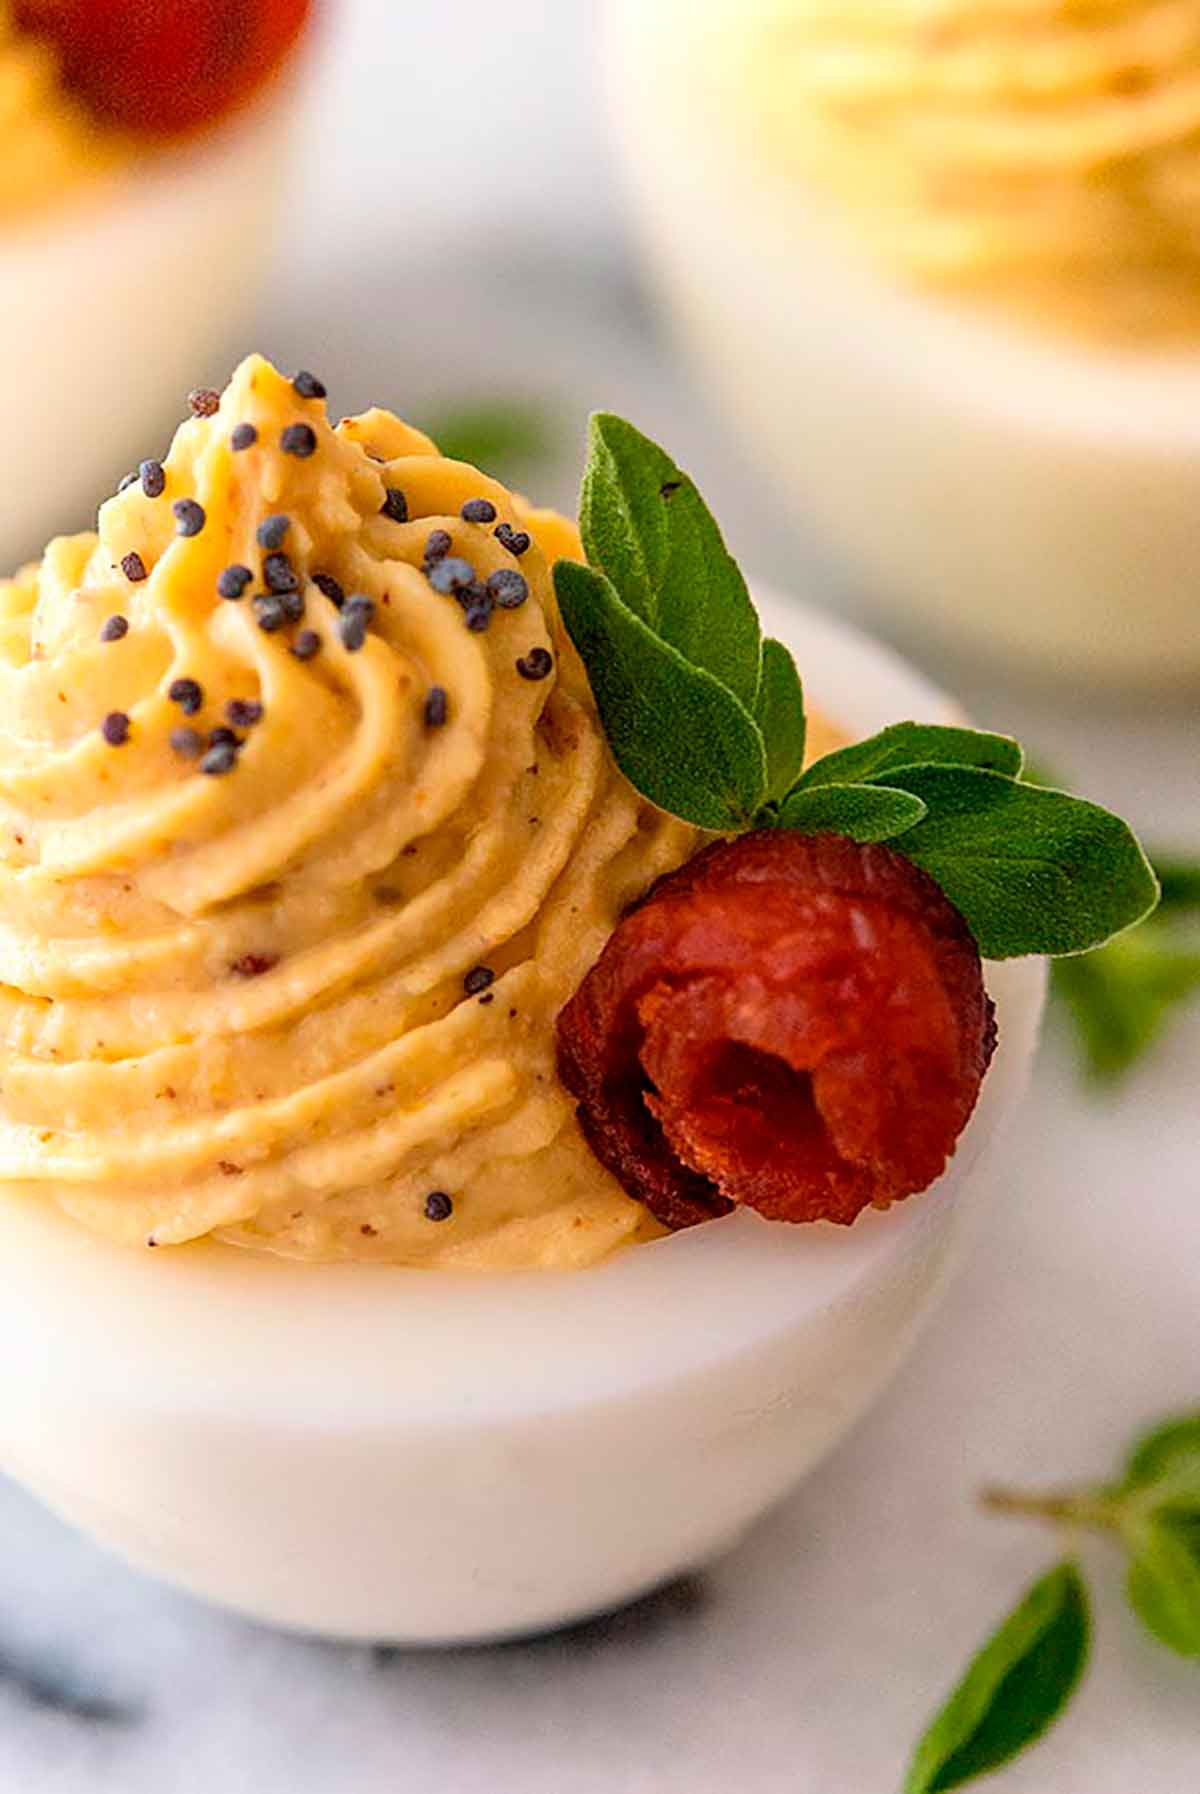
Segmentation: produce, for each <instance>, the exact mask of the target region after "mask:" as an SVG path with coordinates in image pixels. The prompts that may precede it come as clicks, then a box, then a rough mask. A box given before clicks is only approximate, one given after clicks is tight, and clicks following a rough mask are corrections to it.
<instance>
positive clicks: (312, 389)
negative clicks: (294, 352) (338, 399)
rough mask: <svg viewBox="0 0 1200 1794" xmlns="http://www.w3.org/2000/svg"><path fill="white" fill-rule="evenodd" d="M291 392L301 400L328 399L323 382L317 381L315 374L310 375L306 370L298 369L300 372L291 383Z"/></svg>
mask: <svg viewBox="0 0 1200 1794" xmlns="http://www.w3.org/2000/svg"><path fill="white" fill-rule="evenodd" d="M292 390H293V392H296V393H298V394H299V396H300V397H301V398H302V399H324V398H327V397H328V393H327V390H326V387H325V382H324V381H323V380H318V379H317V376H316V375H315V374H310V373H309V371H308V369H307V368H301V369H300V372H299V373H298V374H297V375H296V377H295V379H294V380H293V381H292Z"/></svg>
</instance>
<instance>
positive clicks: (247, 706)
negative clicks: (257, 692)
mask: <svg viewBox="0 0 1200 1794" xmlns="http://www.w3.org/2000/svg"><path fill="white" fill-rule="evenodd" d="M262 714H263V707H262V705H261V704H260V703H259V701H258V699H257V698H230V700H229V702H228V704H226V706H225V715H226V717H227V718H228V720H229V721H230V722H231V723H232V724H233V726H234V728H235V729H252V728H253V727H254V725H255V723H261V721H262Z"/></svg>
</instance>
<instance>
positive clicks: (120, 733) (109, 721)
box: [100, 710, 129, 747]
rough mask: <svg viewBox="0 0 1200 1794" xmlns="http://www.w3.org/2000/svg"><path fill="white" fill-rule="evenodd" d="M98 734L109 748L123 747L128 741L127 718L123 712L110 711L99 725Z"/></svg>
mask: <svg viewBox="0 0 1200 1794" xmlns="http://www.w3.org/2000/svg"><path fill="white" fill-rule="evenodd" d="M100 733H101V735H103V737H104V739H105V741H107V743H108V745H109V747H124V745H125V743H126V742H127V741H128V740H129V718H128V717H127V716H126V714H125V712H124V711H123V710H110V711H109V713H108V715H107V716H106V717H105V719H104V721H103V722H102V723H101V724H100Z"/></svg>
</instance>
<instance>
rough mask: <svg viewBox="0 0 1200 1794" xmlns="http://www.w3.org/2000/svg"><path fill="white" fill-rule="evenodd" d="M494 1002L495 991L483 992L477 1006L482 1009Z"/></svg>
mask: <svg viewBox="0 0 1200 1794" xmlns="http://www.w3.org/2000/svg"><path fill="white" fill-rule="evenodd" d="M495 1001H496V993H495V991H494V990H485V991H484V993H483V995H482V996H481V997H480V999H479V1006H480V1008H481V1009H482V1008H483V1007H484V1006H485V1005H486V1004H488V1003H494V1002H495Z"/></svg>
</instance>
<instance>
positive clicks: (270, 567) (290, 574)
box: [263, 554, 300, 592]
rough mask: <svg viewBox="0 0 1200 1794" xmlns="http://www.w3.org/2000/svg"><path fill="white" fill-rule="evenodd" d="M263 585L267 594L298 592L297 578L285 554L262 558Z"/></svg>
mask: <svg viewBox="0 0 1200 1794" xmlns="http://www.w3.org/2000/svg"><path fill="white" fill-rule="evenodd" d="M263 584H264V585H265V586H266V588H267V590H268V592H296V591H299V589H300V580H299V577H298V575H297V573H296V569H295V568H294V567H293V566H292V563H291V561H289V560H288V557H287V555H286V554H268V555H266V556H265V557H264V559H263Z"/></svg>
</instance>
